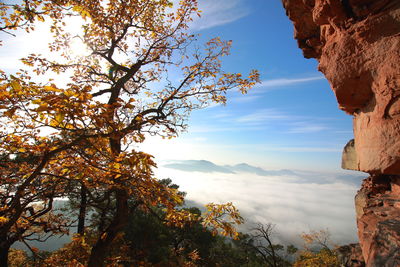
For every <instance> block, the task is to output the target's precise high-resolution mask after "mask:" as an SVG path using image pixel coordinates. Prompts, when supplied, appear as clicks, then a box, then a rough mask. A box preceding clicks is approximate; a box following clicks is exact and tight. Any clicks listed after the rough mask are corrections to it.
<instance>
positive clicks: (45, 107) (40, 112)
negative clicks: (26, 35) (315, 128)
mask: <svg viewBox="0 0 400 267" xmlns="http://www.w3.org/2000/svg"><path fill="white" fill-rule="evenodd" d="M0 12H1V15H2V17H1V19H2V23H3V24H2V26H1V27H0V30H1V31H3V32H5V31H7V32H9V31H11V30H13V29H16V28H18V27H25V29H28V30H34V27H33V26H32V25H33V24H32V23H33V22H34V20H35V19H37V20H39V21H44V20H45V19H48V21H49V23H51V31H52V33H53V35H54V36H55V39H54V42H52V43H51V44H50V48H51V50H52V51H53V52H55V53H58V54H59V55H60V56H61V57H62V58H63V59H62V60H60V61H56V60H51V59H49V58H46V57H42V56H40V55H35V54H32V55H29V56H28V57H26V58H24V59H23V62H24V63H25V64H26V65H27V66H28V67H31V68H32V69H33V71H34V72H35V73H36V74H37V75H39V77H41V79H42V81H43V82H41V83H34V82H32V79H31V75H32V74H29V73H28V72H27V71H20V72H18V73H15V74H14V75H7V74H6V73H4V72H2V73H1V78H0V104H1V105H0V110H1V112H2V115H3V116H2V119H1V123H0V134H1V135H0V136H1V141H2V142H1V145H0V153H1V154H2V161H1V164H0V171H1V175H2V179H1V182H0V183H1V184H0V190H1V199H0V201H1V209H0V240H3V241H1V242H0V261H1V262H2V265H0V266H7V254H8V250H9V247H10V246H11V244H12V243H13V242H15V241H16V240H19V239H23V238H24V236H23V234H24V233H26V232H29V231H31V230H32V229H33V227H36V225H37V224H38V223H39V224H40V226H41V227H42V230H41V231H49V232H53V231H55V232H57V231H58V229H59V228H60V226H59V225H60V223H59V222H57V219H58V217H57V216H51V215H49V214H51V213H50V212H51V211H52V203H53V200H54V199H55V198H56V197H66V196H68V193H69V192H71V190H73V188H76V187H77V186H78V187H81V188H85V190H86V191H85V195H86V196H87V197H88V199H89V200H87V201H88V202H91V203H97V204H98V203H104V202H107V203H109V205H113V209H112V212H111V213H110V214H111V215H112V216H111V217H110V220H109V221H108V222H107V223H106V224H105V225H104V226H103V227H102V228H101V229H99V233H98V236H97V240H96V242H95V244H94V246H93V247H92V249H91V252H90V258H89V262H88V266H103V263H104V259H105V257H106V255H107V251H108V250H109V248H110V244H111V243H112V241H113V240H114V239H115V238H116V237H117V235H118V233H120V232H121V231H122V229H123V228H124V226H125V225H126V223H127V215H128V214H129V207H128V200H129V198H130V196H132V195H133V196H134V197H135V200H136V201H137V202H138V204H140V205H143V206H154V205H157V204H159V203H162V204H163V205H165V207H166V211H167V214H168V216H167V218H168V220H169V221H170V222H171V223H177V224H179V223H181V221H182V220H187V219H191V216H190V214H189V213H188V212H184V211H177V210H176V209H174V207H175V206H176V205H177V203H180V201H181V198H180V197H179V195H177V192H176V190H174V189H171V188H168V187H166V186H164V185H162V184H160V183H159V181H158V180H157V179H156V178H154V177H153V172H152V168H153V167H156V164H155V163H154V161H153V160H152V156H151V155H148V154H146V153H143V152H139V151H136V150H134V149H132V146H131V144H132V143H139V142H143V140H144V139H145V137H146V136H147V135H148V134H152V135H161V136H164V137H168V138H171V137H174V136H176V135H177V134H178V133H179V131H181V130H182V129H185V123H184V122H185V120H186V118H187V117H188V116H189V114H190V112H191V111H192V110H193V109H197V108H201V107H204V106H206V105H208V104H209V103H210V102H217V103H225V102H226V97H225V94H226V92H227V91H228V90H230V89H234V88H237V89H239V90H240V91H241V92H243V93H245V92H246V91H247V90H248V89H250V88H251V87H252V86H253V85H254V84H255V83H256V82H258V79H259V77H258V73H257V72H256V71H252V72H251V73H250V74H249V76H248V77H247V78H245V77H243V76H242V75H241V74H240V73H225V72H223V70H222V69H221V62H220V59H221V57H223V56H226V55H228V54H229V48H230V46H231V42H230V41H229V42H226V41H222V40H220V39H219V38H215V39H212V40H210V41H209V42H208V43H207V44H206V45H205V47H204V48H203V49H201V48H200V47H199V46H194V45H193V44H194V41H196V36H195V35H193V34H191V33H190V32H189V30H188V24H189V22H190V21H191V20H192V18H193V16H196V15H199V14H200V13H199V11H198V9H197V1H196V0H185V1H181V2H180V3H179V4H178V6H177V7H173V6H172V3H171V2H170V1H168V0H157V1H156V0H129V1H120V0H110V1H101V0H94V1H93V0H80V1H78V0H53V1H40V0H25V1H23V4H22V5H18V4H5V3H1V5H0ZM66 18H67V19H70V18H78V19H81V21H82V29H81V32H80V33H79V34H77V35H74V36H72V35H71V34H70V33H68V32H66V31H65V19H66ZM73 40H80V41H81V42H83V43H84V44H85V46H86V47H87V49H88V50H89V54H88V55H85V56H80V57H76V58H74V57H72V56H71V54H70V53H69V52H70V46H71V42H72V41H73ZM48 72H55V73H58V74H60V75H61V74H62V73H70V74H71V75H70V79H69V82H68V83H67V84H66V85H63V84H60V83H57V81H49V80H46V75H47V73H48ZM40 75H42V76H40ZM177 75H180V77H181V78H180V79H170V77H171V76H174V77H175V76H177ZM41 131H42V132H41ZM43 131H45V132H47V134H44V133H43ZM16 158H18V159H19V160H18V162H17V161H16V160H15V159H16ZM34 202H40V203H43V204H42V205H43V207H42V208H35V207H33V206H32V203H34ZM109 211H110V209H108V210H105V212H109ZM212 211H213V212H214V213H213V217H214V218H218V217H219V216H218V212H226V211H228V212H232V214H233V216H234V220H235V221H236V222H237V221H238V217H236V215H235V212H236V210H234V209H232V208H230V206H229V205H228V206H227V208H226V209H225V208H223V206H221V207H217V208H216V209H212ZM45 215H46V216H47V218H49V220H48V221H46V222H43V218H44V216H45ZM208 221H209V222H212V221H213V220H212V219H210V220H208ZM216 225H217V226H218V227H223V228H224V230H225V233H226V234H233V232H232V231H231V230H230V225H231V224H230V223H227V224H221V223H217V224H216ZM49 226H52V227H49Z"/></svg>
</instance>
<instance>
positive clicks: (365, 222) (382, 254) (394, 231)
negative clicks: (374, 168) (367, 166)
mask: <svg viewBox="0 0 400 267" xmlns="http://www.w3.org/2000/svg"><path fill="white" fill-rule="evenodd" d="M356 214H357V225H358V236H359V239H360V244H361V247H362V250H363V256H364V259H365V261H366V262H367V263H368V265H367V266H400V220H399V219H400V175H384V174H383V175H372V176H371V177H368V178H367V179H365V180H364V182H363V185H362V188H361V190H359V191H358V193H357V196H356Z"/></svg>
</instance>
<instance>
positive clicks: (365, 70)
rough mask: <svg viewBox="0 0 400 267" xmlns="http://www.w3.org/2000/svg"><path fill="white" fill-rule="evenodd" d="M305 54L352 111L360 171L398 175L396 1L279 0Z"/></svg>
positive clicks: (399, 20)
mask: <svg viewBox="0 0 400 267" xmlns="http://www.w3.org/2000/svg"><path fill="white" fill-rule="evenodd" d="M283 4H284V6H285V8H286V11H287V14H288V16H289V18H290V19H291V20H292V21H293V23H294V27H295V38H296V39H297V40H298V44H299V46H300V48H301V49H302V50H303V53H304V56H305V57H306V58H312V57H313V58H316V59H318V61H319V70H320V71H321V72H323V73H324V74H325V76H326V78H327V79H328V81H329V83H330V84H331V87H332V89H333V91H334V92H335V95H336V98H337V100H338V103H339V107H340V108H341V109H342V110H344V111H346V112H347V113H349V114H352V115H354V136H355V148H356V152H357V155H358V158H357V166H358V170H360V171H364V172H369V173H384V174H400V64H399V62H400V1H399V0H283Z"/></svg>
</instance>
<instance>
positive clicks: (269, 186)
mask: <svg viewBox="0 0 400 267" xmlns="http://www.w3.org/2000/svg"><path fill="white" fill-rule="evenodd" d="M171 164H173V163H170V164H169V165H168V164H167V165H164V166H163V167H161V168H160V169H159V170H158V171H157V173H158V175H159V177H162V178H164V177H170V178H171V179H172V180H173V181H174V182H175V183H177V184H178V185H180V189H181V190H183V191H185V192H187V199H188V200H189V201H192V202H196V203H201V204H206V203H209V202H218V203H222V202H229V201H232V202H233V203H234V204H235V205H236V206H237V207H238V208H239V209H240V211H241V213H242V214H243V216H244V217H245V218H246V219H247V221H248V224H247V225H246V226H245V227H244V229H245V228H246V227H250V225H251V224H252V223H255V222H261V223H267V222H271V223H274V224H276V226H277V228H276V230H277V235H276V239H277V240H276V241H277V242H282V243H285V244H288V243H294V244H297V245H300V244H301V241H300V239H299V234H301V233H302V232H307V231H309V230H319V229H326V228H328V229H329V231H330V232H331V233H332V239H333V241H334V242H336V243H337V244H346V243H350V242H356V240H357V237H356V224H355V213H354V204H353V203H354V201H353V199H354V195H355V193H356V191H357V189H358V188H359V184H360V183H361V180H362V178H364V177H365V176H361V175H360V174H352V173H321V172H308V171H298V170H265V169H263V168H259V167H255V166H251V165H248V164H245V163H241V164H237V165H217V164H214V163H212V162H207V164H205V163H204V162H203V163H200V161H193V160H192V161H180V162H179V163H178V162H175V163H174V164H175V165H171ZM206 165H207V166H212V168H211V169H208V170H207V171H205V170H202V169H201V166H206ZM183 166H185V167H184V168H183ZM189 166H192V167H193V168H192V169H191V170H190V168H189ZM220 168H223V169H220ZM183 169H185V170H183ZM229 171H231V172H229Z"/></svg>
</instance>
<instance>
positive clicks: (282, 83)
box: [255, 75, 325, 88]
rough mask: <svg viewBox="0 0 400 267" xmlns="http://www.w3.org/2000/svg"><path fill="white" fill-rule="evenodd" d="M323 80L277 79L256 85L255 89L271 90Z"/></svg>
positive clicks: (319, 76) (318, 77) (309, 78)
mask: <svg viewBox="0 0 400 267" xmlns="http://www.w3.org/2000/svg"><path fill="white" fill-rule="evenodd" d="M323 79H325V77H324V76H322V75H318V76H312V77H304V78H279V79H271V80H264V81H262V82H261V83H260V84H257V85H256V86H255V88H273V87H281V86H289V85H296V84H302V83H307V82H313V81H319V80H323Z"/></svg>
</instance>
